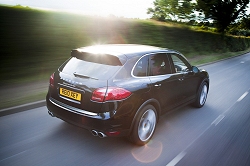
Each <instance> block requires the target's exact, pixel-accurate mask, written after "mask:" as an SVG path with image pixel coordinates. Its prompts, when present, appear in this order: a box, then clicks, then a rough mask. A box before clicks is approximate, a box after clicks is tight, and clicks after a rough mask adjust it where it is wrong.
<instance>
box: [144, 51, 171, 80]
mask: <svg viewBox="0 0 250 166" xmlns="http://www.w3.org/2000/svg"><path fill="white" fill-rule="evenodd" d="M149 60H150V72H149V74H150V76H156V75H165V74H171V68H170V63H169V59H168V56H167V55H166V54H164V53H159V54H153V55H150V58H149Z"/></svg>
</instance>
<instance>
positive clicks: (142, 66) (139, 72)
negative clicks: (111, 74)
mask: <svg viewBox="0 0 250 166" xmlns="http://www.w3.org/2000/svg"><path fill="white" fill-rule="evenodd" d="M147 69H148V56H145V57H143V58H141V59H140V60H139V61H138V62H137V64H136V65H135V68H134V71H133V75H134V76H137V77H143V76H147Z"/></svg>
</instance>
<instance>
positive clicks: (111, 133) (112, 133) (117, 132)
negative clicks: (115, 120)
mask: <svg viewBox="0 0 250 166" xmlns="http://www.w3.org/2000/svg"><path fill="white" fill-rule="evenodd" d="M120 133H121V132H120V131H107V132H106V135H107V136H109V137H112V136H118V135H120Z"/></svg>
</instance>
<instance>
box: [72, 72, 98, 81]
mask: <svg viewBox="0 0 250 166" xmlns="http://www.w3.org/2000/svg"><path fill="white" fill-rule="evenodd" d="M74 76H75V77H80V78H90V79H94V80H98V78H95V77H90V76H87V75H83V74H78V73H76V72H75V73H74Z"/></svg>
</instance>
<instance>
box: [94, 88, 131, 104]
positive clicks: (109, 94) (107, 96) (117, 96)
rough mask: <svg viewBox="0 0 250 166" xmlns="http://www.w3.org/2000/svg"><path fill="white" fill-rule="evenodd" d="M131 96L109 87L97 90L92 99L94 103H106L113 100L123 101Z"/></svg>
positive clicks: (129, 93)
mask: <svg viewBox="0 0 250 166" xmlns="http://www.w3.org/2000/svg"><path fill="white" fill-rule="evenodd" d="M130 95H131V92H130V91H128V90H126V89H123V88H118V87H109V88H108V89H106V88H99V89H96V90H95V91H94V92H93V94H92V97H91V99H92V100H93V101H98V102H104V101H112V100H122V99H125V98H127V97H129V96H130Z"/></svg>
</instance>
